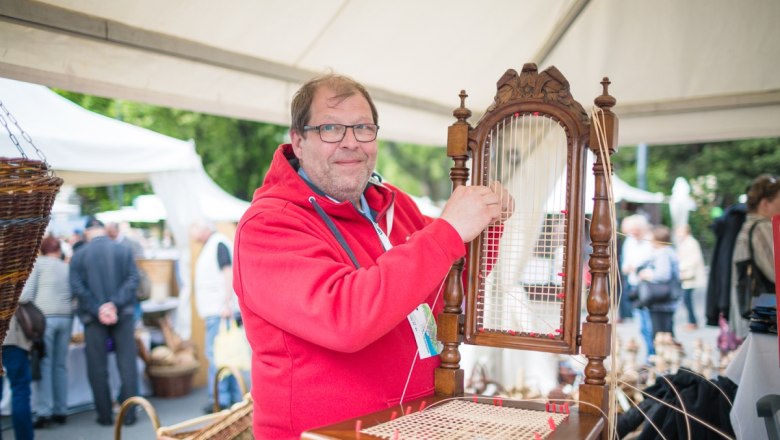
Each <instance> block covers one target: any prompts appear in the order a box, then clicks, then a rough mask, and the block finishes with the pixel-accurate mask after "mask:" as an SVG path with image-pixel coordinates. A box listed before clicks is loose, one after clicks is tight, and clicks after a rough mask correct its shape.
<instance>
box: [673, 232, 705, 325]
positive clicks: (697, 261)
mask: <svg viewBox="0 0 780 440" xmlns="http://www.w3.org/2000/svg"><path fill="white" fill-rule="evenodd" d="M674 234H675V248H676V250H677V259H678V260H679V262H680V282H681V283H682V288H683V304H685V310H686V311H687V312H688V316H687V319H688V323H687V324H686V325H685V329H686V330H695V329H696V328H697V327H698V326H699V325H698V322H697V320H696V313H695V309H694V306H693V292H694V291H695V290H696V289H698V288H701V287H704V283H705V281H706V280H705V275H704V255H703V254H702V252H701V245H700V244H699V241H698V240H696V239H695V238H694V237H693V236H692V235H691V227H690V226H689V225H687V224H686V225H681V226H678V227H677V228H675V230H674Z"/></svg>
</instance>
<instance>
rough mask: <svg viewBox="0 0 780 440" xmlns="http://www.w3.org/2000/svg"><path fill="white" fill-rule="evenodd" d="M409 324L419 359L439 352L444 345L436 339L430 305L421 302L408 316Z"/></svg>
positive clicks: (434, 323)
mask: <svg viewBox="0 0 780 440" xmlns="http://www.w3.org/2000/svg"><path fill="white" fill-rule="evenodd" d="M406 319H408V320H409V325H411V326H412V333H414V340H415V341H416V342H417V349H418V350H419V352H420V359H426V358H429V357H431V356H436V355H438V354H439V353H441V350H442V348H443V347H444V345H443V344H442V343H441V342H439V341H438V340H437V339H436V320H435V319H434V318H433V312H432V311H431V307H430V306H429V305H428V304H426V303H422V304H420V305H419V306H417V308H416V309H414V311H413V312H412V313H410V314H409V316H407V317H406Z"/></svg>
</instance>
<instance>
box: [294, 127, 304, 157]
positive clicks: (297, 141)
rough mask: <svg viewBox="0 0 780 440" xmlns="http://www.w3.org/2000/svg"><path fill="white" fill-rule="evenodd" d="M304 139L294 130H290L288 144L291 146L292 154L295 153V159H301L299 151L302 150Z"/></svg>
mask: <svg viewBox="0 0 780 440" xmlns="http://www.w3.org/2000/svg"><path fill="white" fill-rule="evenodd" d="M304 141H305V139H304V138H303V136H301V135H300V134H299V133H298V132H297V131H296V130H293V129H290V144H291V145H292V149H293V153H295V157H297V158H298V159H300V158H301V149H303V146H302V145H301V143H302V142H304Z"/></svg>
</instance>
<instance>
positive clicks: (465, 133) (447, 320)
mask: <svg viewBox="0 0 780 440" xmlns="http://www.w3.org/2000/svg"><path fill="white" fill-rule="evenodd" d="M459 96H460V107H458V108H457V109H455V111H453V112H452V114H453V115H454V116H455V118H456V119H457V120H456V121H455V123H453V124H452V125H451V126H450V127H449V129H448V131H447V156H449V157H451V158H452V160H453V161H454V162H455V164H454V165H453V167H452V169H451V170H450V179H451V180H452V189H453V190H454V189H455V188H457V187H459V186H461V185H465V184H466V182H467V181H468V178H469V170H468V168H466V161H468V159H469V156H468V139H469V130H470V129H471V127H470V126H469V123H468V122H466V120H467V119H468V118H469V116H471V110H469V109H467V108H466V97H467V96H468V95H467V94H466V91H465V90H461V91H460V95H459ZM463 265H464V260H463V259H462V258H461V259H459V260H458V261H456V262H455V264H453V265H452V268H451V269H450V273H449V274H448V275H447V281H446V283H445V285H444V293H443V297H444V310H443V311H442V313H440V314H439V317H438V318H439V319H438V321H439V322H438V324H439V327H438V329H439V330H438V335H437V336H438V339H439V341H441V342H442V344H444V348H443V349H442V352H441V366H439V368H437V369H436V373H435V375H434V385H435V390H436V394H437V395H440V396H454V395H456V394H462V393H463V370H462V369H461V368H460V352H459V351H458V346H459V345H460V343H461V342H462V341H463V320H464V318H463V310H461V304H462V303H463V281H462V280H463Z"/></svg>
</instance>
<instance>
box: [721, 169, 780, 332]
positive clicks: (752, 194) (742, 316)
mask: <svg viewBox="0 0 780 440" xmlns="http://www.w3.org/2000/svg"><path fill="white" fill-rule="evenodd" d="M746 204H747V218H746V219H745V222H744V223H743V224H742V228H741V229H740V230H739V235H737V241H736V244H735V245H734V257H733V262H732V267H731V306H730V308H729V324H731V327H732V328H733V329H734V332H735V334H736V336H737V337H738V338H745V337H746V336H747V334H748V331H749V329H750V327H749V325H750V320H749V319H748V316H749V314H750V310H751V308H752V305H751V300H752V298H745V297H739V296H738V295H737V288H736V286H737V281H738V276H737V264H738V263H740V262H742V261H745V260H749V259H750V258H751V255H750V254H751V252H750V245H749V243H748V237H749V236H751V235H752V240H751V242H752V248H753V261H754V262H755V265H756V267H758V269H759V270H760V271H761V274H763V276H764V278H765V279H766V280H768V281H769V282H771V286H769V288H767V289H765V290H770V288H771V291H768V292H753V295H754V296H757V295H760V294H762V293H773V292H774V284H775V282H776V280H775V255H774V248H773V245H772V222H771V220H770V219H771V218H772V216H774V215H777V214H780V180H778V179H777V178H776V177H775V176H772V175H771V174H762V175H760V176H758V177H757V178H756V179H755V180H753V182H752V183H751V185H750V188H749V189H748V192H747V203H746ZM751 231H752V234H751Z"/></svg>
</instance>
